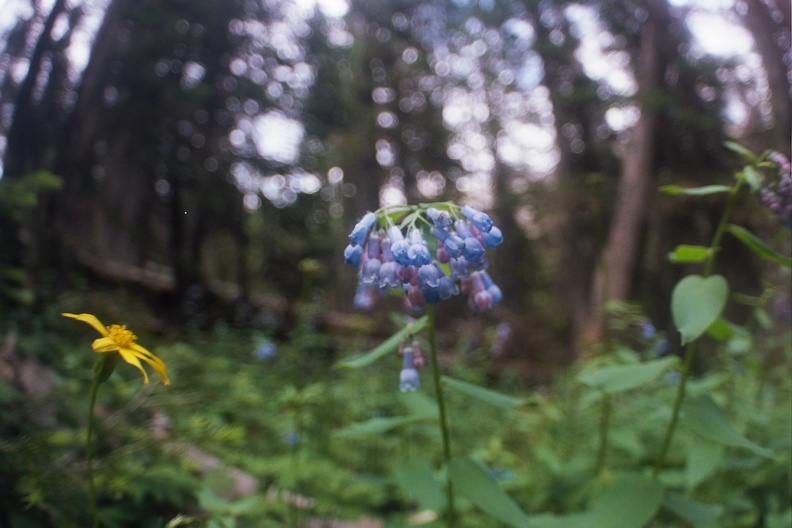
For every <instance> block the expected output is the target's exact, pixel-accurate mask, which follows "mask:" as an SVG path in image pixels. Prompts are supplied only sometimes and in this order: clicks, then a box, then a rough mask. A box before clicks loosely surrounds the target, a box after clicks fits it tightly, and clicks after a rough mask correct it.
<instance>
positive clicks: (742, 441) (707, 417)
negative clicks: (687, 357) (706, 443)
mask: <svg viewBox="0 0 792 528" xmlns="http://www.w3.org/2000/svg"><path fill="white" fill-rule="evenodd" d="M682 409H683V411H684V414H683V415H682V423H683V424H684V425H685V426H686V427H687V428H688V429H690V430H691V431H693V432H694V433H696V434H697V435H699V436H701V437H702V438H705V439H707V440H711V441H712V442H715V443H718V444H722V445H726V446H731V447H742V448H744V449H748V450H750V451H753V452H754V453H756V454H757V455H759V456H763V457H766V458H773V452H772V451H770V450H769V449H765V448H764V447H761V446H759V445H757V444H755V443H754V442H752V441H750V440H748V439H747V438H745V436H743V435H742V433H740V432H739V431H737V429H735V428H734V427H733V426H732V424H731V423H730V422H729V420H728V418H727V417H726V415H725V414H724V412H723V410H721V408H720V407H718V404H717V403H715V400H713V399H712V397H711V396H709V395H708V394H702V395H701V396H697V397H696V398H692V399H689V400H687V401H686V402H685V403H684V405H683V407H682Z"/></svg>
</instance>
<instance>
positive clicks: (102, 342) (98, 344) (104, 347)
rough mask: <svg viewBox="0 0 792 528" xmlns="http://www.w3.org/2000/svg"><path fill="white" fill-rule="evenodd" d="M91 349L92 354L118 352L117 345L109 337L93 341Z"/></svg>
mask: <svg viewBox="0 0 792 528" xmlns="http://www.w3.org/2000/svg"><path fill="white" fill-rule="evenodd" d="M91 348H93V350H94V352H114V351H116V350H118V345H117V344H116V342H115V341H113V340H112V339H110V338H109V337H100V338H99V339H96V340H94V342H93V343H92V344H91Z"/></svg>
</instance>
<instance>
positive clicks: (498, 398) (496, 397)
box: [442, 376, 527, 409]
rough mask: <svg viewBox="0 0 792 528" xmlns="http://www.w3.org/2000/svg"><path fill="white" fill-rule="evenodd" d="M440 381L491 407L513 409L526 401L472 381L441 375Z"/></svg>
mask: <svg viewBox="0 0 792 528" xmlns="http://www.w3.org/2000/svg"><path fill="white" fill-rule="evenodd" d="M442 381H443V385H445V386H446V387H448V388H451V389H454V390H455V391H458V392H461V393H462V394H464V395H466V396H470V397H471V398H473V399H476V400H478V401H480V402H482V403H486V404H487V405H492V406H493V407H497V408H499V409H513V408H515V407H519V406H521V405H525V404H526V403H527V400H525V399H524V398H515V397H513V396H507V395H505V394H501V393H500V392H495V391H493V390H489V389H485V388H483V387H479V386H478V385H473V384H472V383H467V382H465V381H460V380H458V379H454V378H449V377H448V376H443V377H442Z"/></svg>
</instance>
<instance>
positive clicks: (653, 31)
mask: <svg viewBox="0 0 792 528" xmlns="http://www.w3.org/2000/svg"><path fill="white" fill-rule="evenodd" d="M667 20H668V12H667V10H666V7H665V6H660V5H659V3H658V5H656V6H655V8H654V9H650V10H649V15H648V17H647V20H646V22H645V23H644V26H643V28H642V30H641V44H640V46H641V47H640V52H639V58H638V64H639V70H638V72H637V73H638V91H637V93H636V98H637V100H638V101H639V102H640V106H641V108H640V110H641V115H640V117H639V119H638V122H637V123H636V124H635V127H634V128H633V130H632V131H631V137H630V147H629V148H628V149H627V154H626V157H625V159H624V163H623V165H622V175H621V180H620V182H619V187H618V190H617V195H616V202H615V206H614V210H613V214H612V217H611V221H610V227H609V229H608V238H607V243H606V246H605V253H604V255H603V258H602V261H601V262H600V265H599V266H598V270H597V273H596V276H595V280H594V283H593V288H594V290H593V291H592V293H591V303H592V305H591V308H590V310H589V313H590V315H591V320H590V323H589V325H588V329H587V333H588V334H589V337H591V338H594V339H597V338H598V337H599V336H600V335H601V333H602V325H603V322H604V318H603V306H604V303H605V302H606V301H608V300H616V299H619V300H623V299H627V298H629V296H630V294H631V293H632V286H633V282H634V281H633V279H634V276H635V267H636V261H637V258H638V255H639V253H640V244H639V242H640V238H641V232H642V229H643V226H644V223H645V220H646V207H647V204H648V200H647V197H648V190H649V185H650V183H651V181H652V179H653V178H652V176H653V163H654V154H655V137H656V125H657V113H658V112H657V108H656V104H655V102H654V101H653V96H654V95H655V94H656V92H657V91H658V90H659V89H660V87H661V86H660V85H661V82H662V78H661V70H662V58H661V50H660V45H659V39H660V38H661V32H662V31H663V28H664V27H667Z"/></svg>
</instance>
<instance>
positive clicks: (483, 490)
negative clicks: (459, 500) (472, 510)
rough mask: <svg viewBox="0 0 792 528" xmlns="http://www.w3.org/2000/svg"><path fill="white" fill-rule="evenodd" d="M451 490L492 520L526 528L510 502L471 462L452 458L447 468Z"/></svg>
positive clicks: (523, 516)
mask: <svg viewBox="0 0 792 528" xmlns="http://www.w3.org/2000/svg"><path fill="white" fill-rule="evenodd" d="M448 470H449V476H450V477H451V482H452V483H453V485H454V487H455V488H456V489H457V490H458V491H459V493H461V494H462V495H464V496H465V497H467V498H468V499H469V500H470V501H471V502H472V503H473V504H475V505H476V506H478V507H479V508H481V509H482V510H484V511H485V512H487V513H488V514H489V515H491V516H492V517H495V518H496V519H498V520H499V521H502V522H504V523H506V524H509V525H511V526H515V527H517V528H527V527H528V526H529V523H528V517H527V516H526V515H525V513H524V512H523V511H522V510H521V509H520V507H519V506H518V505H517V503H516V502H514V500H513V499H512V498H511V497H509V495H508V494H507V493H506V492H505V491H503V490H502V489H501V488H500V487H499V486H498V484H497V483H496V482H495V481H493V480H492V479H491V478H490V477H489V476H488V475H487V473H486V472H485V471H484V469H482V468H481V466H480V465H479V464H477V463H475V462H474V461H473V460H471V459H469V458H467V457H463V458H455V459H454V460H452V461H451V464H450V466H449V468H448Z"/></svg>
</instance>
